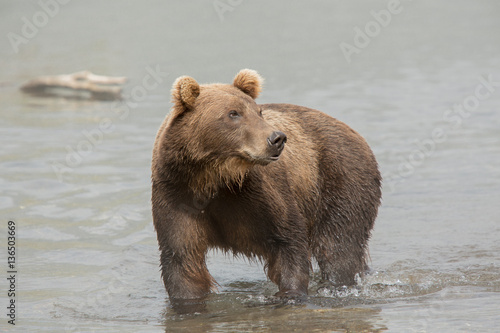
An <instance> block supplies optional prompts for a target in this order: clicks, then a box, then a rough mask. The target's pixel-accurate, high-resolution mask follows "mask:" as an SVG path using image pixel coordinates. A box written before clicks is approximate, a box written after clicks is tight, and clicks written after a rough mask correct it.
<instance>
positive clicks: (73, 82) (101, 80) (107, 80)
mask: <svg viewBox="0 0 500 333" xmlns="http://www.w3.org/2000/svg"><path fill="white" fill-rule="evenodd" d="M126 81H127V78H126V77H113V76H102V75H96V74H93V73H91V72H89V71H82V72H77V73H73V74H64V75H55V76H40V77H37V78H34V79H32V80H30V81H28V82H26V83H25V84H24V85H22V86H21V90H22V91H24V92H26V93H31V94H37V95H44V96H54V95H62V96H65V95H66V96H67V95H68V93H71V92H73V93H83V94H85V93H86V94H87V97H90V98H92V99H97V100H116V99H121V98H122V87H121V86H119V85H121V84H123V83H125V82H126ZM73 95H74V94H73ZM81 97H82V96H81V94H80V98H81Z"/></svg>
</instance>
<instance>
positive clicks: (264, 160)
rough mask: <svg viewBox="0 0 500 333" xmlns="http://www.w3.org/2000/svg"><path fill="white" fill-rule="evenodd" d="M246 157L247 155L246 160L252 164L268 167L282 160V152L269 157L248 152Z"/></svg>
mask: <svg viewBox="0 0 500 333" xmlns="http://www.w3.org/2000/svg"><path fill="white" fill-rule="evenodd" d="M244 155H246V156H245V157H244V158H245V159H246V160H248V161H250V162H252V163H255V164H259V165H268V164H269V163H272V162H276V161H278V160H279V159H280V156H281V152H279V153H277V154H275V155H267V156H256V155H253V154H250V153H248V152H246V153H245V154H244Z"/></svg>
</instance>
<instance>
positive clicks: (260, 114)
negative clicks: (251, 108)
mask: <svg viewBox="0 0 500 333" xmlns="http://www.w3.org/2000/svg"><path fill="white" fill-rule="evenodd" d="M259 116H261V117H262V109H259Z"/></svg>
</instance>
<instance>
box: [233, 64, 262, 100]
mask: <svg viewBox="0 0 500 333" xmlns="http://www.w3.org/2000/svg"><path fill="white" fill-rule="evenodd" d="M263 81H264V79H263V78H262V77H261V76H260V75H259V73H257V72H256V71H254V70H252V69H242V70H241V71H240V72H239V73H238V74H236V76H235V78H234V81H233V86H235V87H236V88H238V89H240V90H241V91H243V92H244V93H245V94H247V95H249V96H250V97H252V98H253V99H256V98H257V97H258V96H259V93H260V92H261V90H262V82H263Z"/></svg>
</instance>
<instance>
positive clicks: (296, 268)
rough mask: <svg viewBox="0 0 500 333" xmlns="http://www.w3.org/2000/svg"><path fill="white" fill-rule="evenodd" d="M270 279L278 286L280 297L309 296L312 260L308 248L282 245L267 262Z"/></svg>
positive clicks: (277, 294)
mask: <svg viewBox="0 0 500 333" xmlns="http://www.w3.org/2000/svg"><path fill="white" fill-rule="evenodd" d="M267 266H268V272H267V274H268V277H269V279H270V280H271V281H272V282H274V283H276V284H277V285H278V288H279V291H278V293H276V295H275V296H278V297H301V296H306V295H307V287H308V285H309V267H310V260H309V255H308V251H307V247H306V246H297V245H296V244H290V245H284V244H281V246H280V247H279V249H278V250H277V251H276V252H275V253H274V254H272V255H271V256H270V257H269V259H268V262H267Z"/></svg>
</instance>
